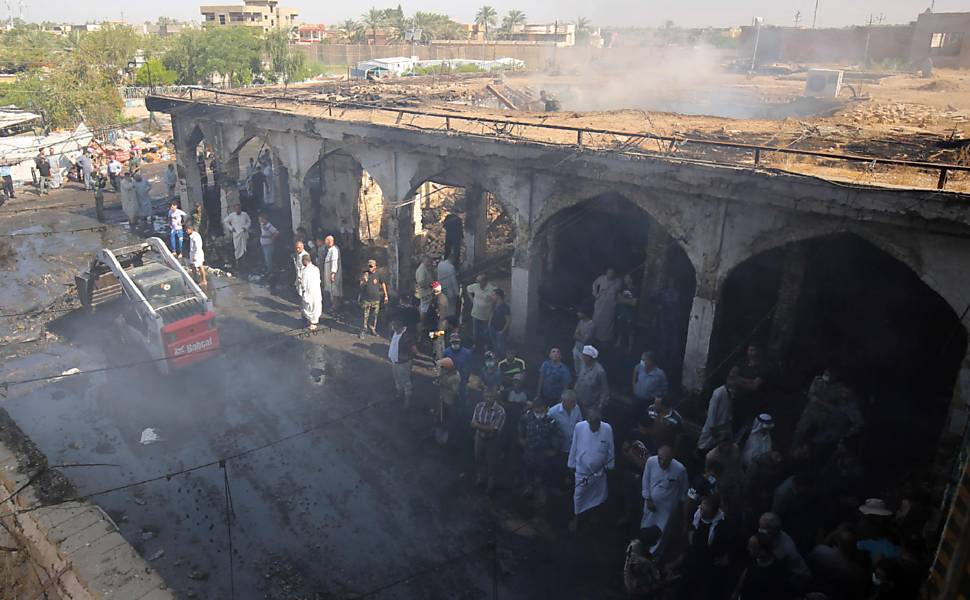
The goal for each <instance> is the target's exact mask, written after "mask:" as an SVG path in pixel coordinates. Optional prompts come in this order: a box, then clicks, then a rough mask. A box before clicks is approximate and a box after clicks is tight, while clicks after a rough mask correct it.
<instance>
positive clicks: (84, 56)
mask: <svg viewBox="0 0 970 600" xmlns="http://www.w3.org/2000/svg"><path fill="white" fill-rule="evenodd" d="M141 44H142V40H141V36H139V35H138V34H137V33H135V30H134V29H132V28H131V27H127V26H123V25H117V26H106V27H103V28H101V29H99V30H98V31H91V32H87V33H84V34H82V35H81V36H80V37H79V38H78V41H77V45H76V46H75V47H74V57H75V62H77V63H78V65H79V66H80V65H83V67H84V68H85V69H89V70H90V69H98V70H101V71H103V72H104V75H105V76H106V77H107V78H108V79H109V80H110V81H111V82H112V83H113V84H115V85H120V84H121V83H122V81H124V79H125V77H127V74H128V73H129V72H130V69H129V67H128V64H129V63H130V62H132V61H133V60H134V59H135V55H136V54H137V52H138V50H139V48H140V47H141Z"/></svg>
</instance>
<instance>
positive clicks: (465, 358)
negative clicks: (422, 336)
mask: <svg viewBox="0 0 970 600" xmlns="http://www.w3.org/2000/svg"><path fill="white" fill-rule="evenodd" d="M442 356H444V357H445V358H450V359H451V361H452V362H453V363H455V370H456V371H458V373H459V374H460V375H461V380H462V382H463V383H464V382H465V381H468V376H469V375H470V373H469V372H468V367H469V362H470V361H471V358H472V351H471V350H469V349H468V348H465V347H464V346H462V347H461V348H459V349H458V350H452V349H451V346H448V347H447V348H445V351H444V352H443V353H442Z"/></svg>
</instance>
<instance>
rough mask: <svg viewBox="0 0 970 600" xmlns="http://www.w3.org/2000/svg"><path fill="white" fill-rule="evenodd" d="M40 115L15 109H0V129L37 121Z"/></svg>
mask: <svg viewBox="0 0 970 600" xmlns="http://www.w3.org/2000/svg"><path fill="white" fill-rule="evenodd" d="M39 118H40V115H38V114H36V113H32V112H27V111H26V110H20V109H16V108H0V129H6V128H7V127H12V126H14V125H19V124H20V123H27V122H28V121H33V120H34V119H39Z"/></svg>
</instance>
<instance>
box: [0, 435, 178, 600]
mask: <svg viewBox="0 0 970 600" xmlns="http://www.w3.org/2000/svg"><path fill="white" fill-rule="evenodd" d="M28 479H29V476H28V475H27V474H24V473H22V472H21V471H20V469H19V465H18V460H17V456H16V455H15V454H14V453H13V452H12V451H11V450H10V449H9V448H8V447H7V446H6V445H4V444H2V443H0V495H2V497H3V498H8V497H9V496H10V495H11V494H12V493H13V492H14V491H15V490H16V489H17V488H19V487H20V486H21V485H23V484H24V483H26V481H27V480H28ZM37 504H40V500H39V499H38V498H37V496H36V494H35V492H34V489H33V486H27V487H26V488H25V489H23V490H21V491H20V492H19V493H18V494H17V495H16V496H15V497H14V498H12V499H10V500H7V501H6V502H3V503H2V504H0V514H10V513H11V512H13V511H15V510H18V509H24V508H28V507H31V506H36V505H37ZM3 521H4V524H5V525H6V526H7V527H8V528H9V529H10V530H11V532H13V534H14V535H15V536H16V537H17V538H19V541H20V543H21V544H23V545H24V546H25V548H26V551H27V552H28V554H29V556H30V558H31V560H32V562H33V563H34V564H35V565H36V566H37V567H38V568H39V569H41V570H42V571H43V573H42V574H41V578H42V579H43V580H44V583H45V584H46V583H47V582H48V581H50V580H51V579H54V580H55V581H54V582H52V583H50V585H49V587H48V588H47V590H46V593H47V597H49V598H71V599H72V600H96V599H103V598H112V599H114V598H117V599H119V600H122V599H123V600H172V599H173V598H174V596H173V595H172V593H171V592H170V591H169V590H168V589H167V586H166V585H165V582H164V581H163V580H162V578H161V576H159V575H158V573H156V572H155V570H154V569H152V568H151V567H150V566H149V565H148V563H147V562H145V561H144V560H143V559H142V558H141V557H140V556H139V555H138V553H137V552H135V550H134V548H132V547H131V545H130V544H129V543H128V542H127V541H126V540H125V539H124V538H123V537H122V536H121V533H120V532H119V531H118V526H117V525H115V523H114V521H112V520H111V518H110V517H109V516H108V515H107V514H106V513H105V512H104V511H103V510H101V508H100V507H98V506H95V505H93V504H89V503H87V502H68V503H65V504H60V505H58V506H53V507H49V508H42V509H38V510H35V511H31V512H24V513H20V514H17V515H13V516H8V517H5V518H4V519H3ZM0 585H2V582H0Z"/></svg>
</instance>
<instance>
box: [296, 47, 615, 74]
mask: <svg viewBox="0 0 970 600" xmlns="http://www.w3.org/2000/svg"><path fill="white" fill-rule="evenodd" d="M293 47H294V49H298V50H299V51H301V52H303V53H304V54H305V55H306V57H307V58H308V59H310V60H314V61H317V62H320V63H323V64H326V65H351V66H352V65H356V64H357V63H359V62H362V61H365V60H374V59H376V58H392V57H396V56H417V57H418V58H419V59H421V60H449V59H474V60H495V59H497V58H514V59H517V60H521V61H523V62H525V65H526V68H528V69H542V68H545V67H547V66H550V65H554V64H560V63H561V64H566V65H575V64H585V63H588V62H589V61H590V60H592V59H594V58H596V59H600V58H602V59H608V58H610V57H615V58H621V57H623V56H625V55H626V54H627V53H628V52H629V49H624V48H590V47H585V46H570V47H567V48H557V47H556V46H553V45H539V44H515V43H502V42H489V43H487V44H483V43H477V44H476V43H473V42H469V43H464V44H457V43H452V44H427V45H415V46H411V45H410V44H389V45H386V46H371V45H368V44H299V45H295V46H293Z"/></svg>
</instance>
